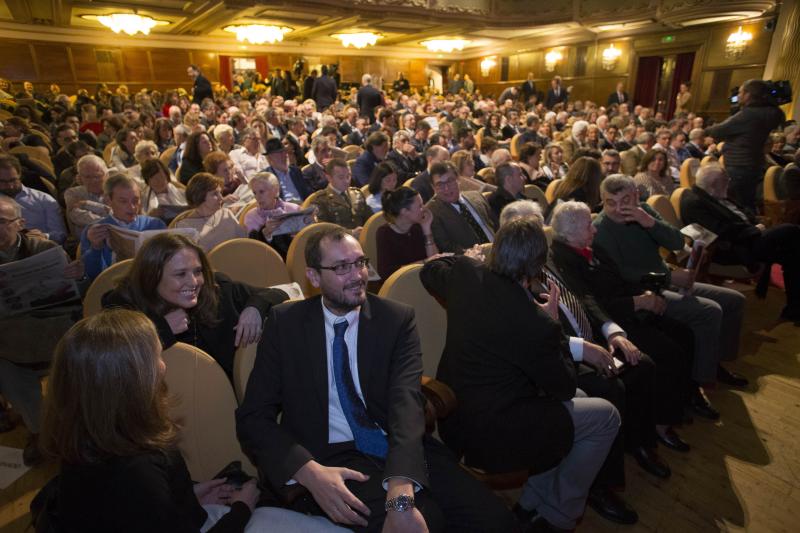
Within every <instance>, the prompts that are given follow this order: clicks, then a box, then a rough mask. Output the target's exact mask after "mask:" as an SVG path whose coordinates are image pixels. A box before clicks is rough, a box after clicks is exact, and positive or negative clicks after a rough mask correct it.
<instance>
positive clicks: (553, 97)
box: [544, 76, 569, 109]
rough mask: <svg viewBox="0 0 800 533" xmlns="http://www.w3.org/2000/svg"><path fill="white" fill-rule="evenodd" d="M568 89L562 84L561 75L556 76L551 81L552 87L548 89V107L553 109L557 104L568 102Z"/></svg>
mask: <svg viewBox="0 0 800 533" xmlns="http://www.w3.org/2000/svg"><path fill="white" fill-rule="evenodd" d="M567 98H569V95H568V94H567V90H566V89H565V88H564V87H562V86H561V76H556V77H555V78H553V79H552V80H551V81H550V88H549V89H548V90H547V98H546V99H545V101H544V106H545V107H546V108H547V109H553V107H554V106H555V105H556V104H565V105H566V103H567Z"/></svg>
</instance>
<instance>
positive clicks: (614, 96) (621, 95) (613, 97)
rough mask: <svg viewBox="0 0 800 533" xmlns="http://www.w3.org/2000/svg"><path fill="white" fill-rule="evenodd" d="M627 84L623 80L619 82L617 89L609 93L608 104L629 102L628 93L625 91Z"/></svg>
mask: <svg viewBox="0 0 800 533" xmlns="http://www.w3.org/2000/svg"><path fill="white" fill-rule="evenodd" d="M624 89H625V84H624V83H622V82H619V83H617V90H616V91H614V92H613V93H611V94H609V95H608V103H607V105H608V106H609V107H610V106H612V105H614V104H617V105H619V104H626V103H628V93H626V92H625V90H624Z"/></svg>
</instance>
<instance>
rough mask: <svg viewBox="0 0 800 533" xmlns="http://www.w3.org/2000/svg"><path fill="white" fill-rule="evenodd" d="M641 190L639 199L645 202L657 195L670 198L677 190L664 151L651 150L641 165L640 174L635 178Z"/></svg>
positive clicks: (645, 155)
mask: <svg viewBox="0 0 800 533" xmlns="http://www.w3.org/2000/svg"><path fill="white" fill-rule="evenodd" d="M633 180H634V181H635V182H636V185H637V187H638V188H639V198H640V199H641V200H642V201H644V200H647V198H648V197H650V196H653V195H655V194H663V195H665V196H667V197H669V196H670V195H671V194H672V191H674V190H675V182H674V181H673V180H672V175H671V174H670V171H669V165H668V164H667V154H666V153H665V152H663V151H662V150H650V151H648V152H647V153H646V154H644V157H643V158H642V162H641V163H639V172H638V173H637V174H636V175H635V176H634V177H633Z"/></svg>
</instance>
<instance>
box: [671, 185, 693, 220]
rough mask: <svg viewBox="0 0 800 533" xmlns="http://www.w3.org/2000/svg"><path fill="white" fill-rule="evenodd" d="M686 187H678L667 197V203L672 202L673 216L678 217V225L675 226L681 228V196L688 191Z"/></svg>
mask: <svg viewBox="0 0 800 533" xmlns="http://www.w3.org/2000/svg"><path fill="white" fill-rule="evenodd" d="M688 190H689V189H687V188H686V187H678V188H677V189H675V190H674V191H672V194H671V195H670V197H669V203H670V204H672V211H673V212H674V213H675V216H676V217H678V225H677V226H676V227H678V228H682V227H683V226H684V224H683V217H682V216H681V196H683V194H684V193H685V192H686V191H688Z"/></svg>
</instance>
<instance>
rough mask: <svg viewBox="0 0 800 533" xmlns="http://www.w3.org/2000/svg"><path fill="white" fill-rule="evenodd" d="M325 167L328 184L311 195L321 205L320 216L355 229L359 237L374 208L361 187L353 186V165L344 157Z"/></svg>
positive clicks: (319, 217)
mask: <svg viewBox="0 0 800 533" xmlns="http://www.w3.org/2000/svg"><path fill="white" fill-rule="evenodd" d="M325 171H326V176H325V177H326V178H327V179H328V186H327V187H325V188H324V189H323V190H321V191H319V192H317V193H315V194H314V195H313V197H312V198H311V203H312V204H314V205H315V206H317V209H318V212H317V218H318V219H319V220H320V221H321V222H332V223H334V224H339V225H340V226H343V227H345V228H347V229H349V230H352V233H353V235H354V236H355V237H358V235H359V233H361V228H362V227H363V226H364V223H365V222H366V221H367V219H368V218H369V217H371V216H372V209H370V207H369V206H368V205H367V200H366V198H364V194H363V193H362V192H361V190H360V189H357V188H355V187H350V167H348V166H347V162H346V161H345V160H344V159H331V160H330V161H329V162H328V164H327V165H326V167H325Z"/></svg>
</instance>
